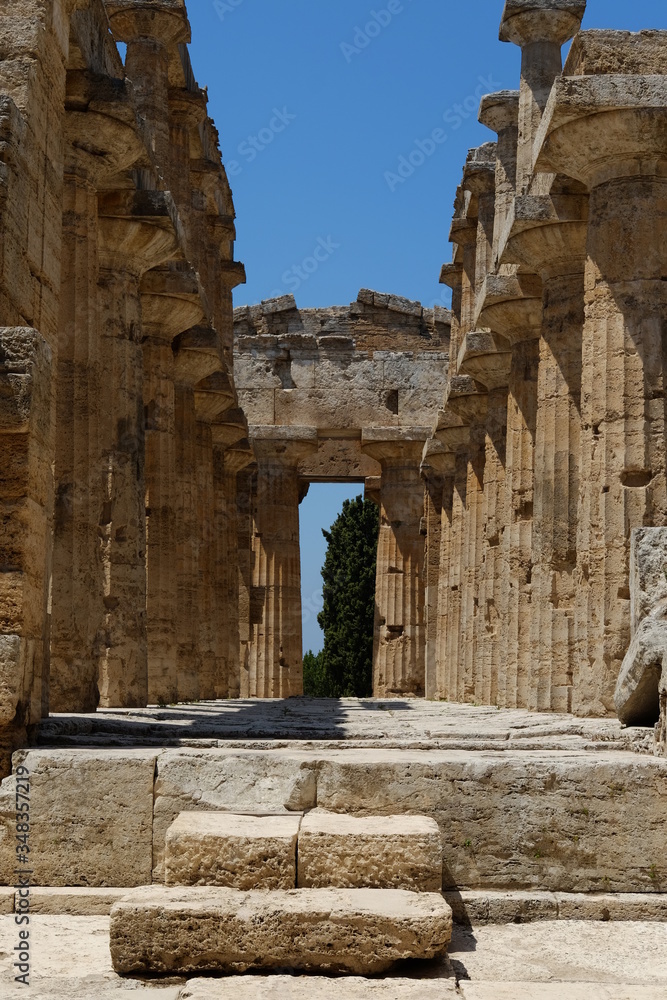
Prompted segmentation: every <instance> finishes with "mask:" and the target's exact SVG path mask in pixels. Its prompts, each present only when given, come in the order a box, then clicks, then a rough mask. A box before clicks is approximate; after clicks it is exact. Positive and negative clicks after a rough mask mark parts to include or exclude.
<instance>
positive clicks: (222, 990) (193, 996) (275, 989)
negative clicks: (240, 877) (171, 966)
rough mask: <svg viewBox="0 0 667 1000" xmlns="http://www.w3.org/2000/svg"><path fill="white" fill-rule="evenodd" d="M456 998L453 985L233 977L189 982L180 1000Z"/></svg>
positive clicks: (352, 978) (392, 981)
mask: <svg viewBox="0 0 667 1000" xmlns="http://www.w3.org/2000/svg"><path fill="white" fill-rule="evenodd" d="M448 997H460V994H459V993H458V991H457V989H456V983H455V982H445V981H443V980H438V981H437V982H429V981H428V980H426V981H424V982H417V981H415V980H413V979H398V978H396V979H393V978H392V979H384V980H382V979H380V980H377V979H359V978H358V977H356V976H346V977H345V978H344V979H324V978H322V977H319V976H308V977H296V976H267V977H258V976H245V977H240V976H236V977H234V978H233V979H226V980H218V981H217V982H216V981H211V980H210V979H192V980H190V982H189V983H188V985H187V986H185V987H184V988H183V990H182V992H181V1000H447V998H448Z"/></svg>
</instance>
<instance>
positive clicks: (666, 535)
mask: <svg viewBox="0 0 667 1000" xmlns="http://www.w3.org/2000/svg"><path fill="white" fill-rule="evenodd" d="M665 600H667V528H635V529H634V530H633V532H632V540H631V543H630V613H631V616H632V629H633V631H635V630H636V629H637V628H638V627H639V625H640V623H641V621H642V620H643V619H644V618H645V617H646V616H647V615H648V614H650V613H651V611H653V610H654V609H655V608H656V606H657V605H658V604H660V602H662V601H665Z"/></svg>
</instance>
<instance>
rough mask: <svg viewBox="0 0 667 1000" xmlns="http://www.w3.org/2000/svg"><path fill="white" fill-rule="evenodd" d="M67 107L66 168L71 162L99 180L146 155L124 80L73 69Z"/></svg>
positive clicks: (65, 134)
mask: <svg viewBox="0 0 667 1000" xmlns="http://www.w3.org/2000/svg"><path fill="white" fill-rule="evenodd" d="M65 109H66V110H65V117H64V119H63V137H64V139H65V163H66V170H67V169H68V163H69V164H71V165H72V167H74V169H76V170H77V171H78V172H81V173H83V174H85V175H86V176H87V177H88V178H89V179H90V181H91V182H92V183H96V182H98V181H100V180H102V179H103V178H106V177H112V176H113V175H114V174H117V173H120V172H121V171H123V170H127V168H128V167H131V166H132V165H133V164H134V163H136V162H137V160H139V159H140V158H141V156H143V155H144V146H143V144H142V142H141V140H140V138H139V134H138V131H137V122H136V112H135V109H134V107H133V106H132V102H131V100H130V97H129V94H128V90H127V86H126V84H125V81H124V80H114V79H112V78H111V77H107V76H100V75H98V74H93V73H89V72H86V71H83V70H70V71H68V73H67V94H66V98H65ZM69 169H71V167H70V168H69Z"/></svg>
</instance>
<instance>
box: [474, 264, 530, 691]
mask: <svg viewBox="0 0 667 1000" xmlns="http://www.w3.org/2000/svg"><path fill="white" fill-rule="evenodd" d="M479 325H480V326H483V327H488V328H489V329H491V330H492V331H493V332H494V333H495V334H497V335H499V336H500V337H502V338H503V339H504V340H505V341H506V342H507V343H508V344H509V345H510V347H511V350H512V360H511V365H510V372H509V378H508V397H507V446H506V462H505V488H506V503H505V511H506V515H507V528H506V530H505V532H504V534H503V539H502V560H503V572H504V580H503V587H504V592H505V594H506V595H507V607H506V609H505V608H503V611H504V615H503V618H502V619H501V622H500V644H501V654H500V655H501V662H504V663H505V664H506V668H505V670H504V672H503V676H501V677H500V678H499V681H498V700H499V704H500V705H501V706H503V707H508V708H511V707H525V706H526V705H527V702H528V696H529V695H528V692H529V684H530V675H531V671H532V664H531V659H530V655H531V650H530V622H531V611H532V529H533V468H534V447H535V427H536V420H537V372H538V364H539V335H540V330H541V325H542V288H541V282H540V281H539V278H537V277H536V276H535V275H509V276H507V275H505V276H502V275H490V276H489V277H488V278H487V281H486V287H485V290H484V295H483V301H482V308H481V311H480V315H479Z"/></svg>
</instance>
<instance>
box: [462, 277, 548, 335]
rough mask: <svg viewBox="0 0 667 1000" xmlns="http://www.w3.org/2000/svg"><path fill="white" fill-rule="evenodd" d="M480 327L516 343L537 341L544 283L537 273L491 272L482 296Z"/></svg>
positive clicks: (478, 320) (480, 298) (481, 293)
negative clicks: (507, 273)
mask: <svg viewBox="0 0 667 1000" xmlns="http://www.w3.org/2000/svg"><path fill="white" fill-rule="evenodd" d="M479 301H480V308H479V311H478V314H477V322H476V326H478V327H482V328H484V327H488V328H489V329H490V330H492V331H493V332H494V333H497V334H499V335H500V336H501V337H504V338H505V340H507V341H508V343H509V344H511V345H512V346H513V345H514V344H518V343H521V341H524V340H536V339H537V338H538V337H539V336H540V330H541V328H542V282H541V280H540V278H539V277H538V276H537V275H536V274H509V275H506V274H489V275H487V278H486V281H485V282H484V285H483V286H482V289H481V291H480V296H479Z"/></svg>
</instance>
